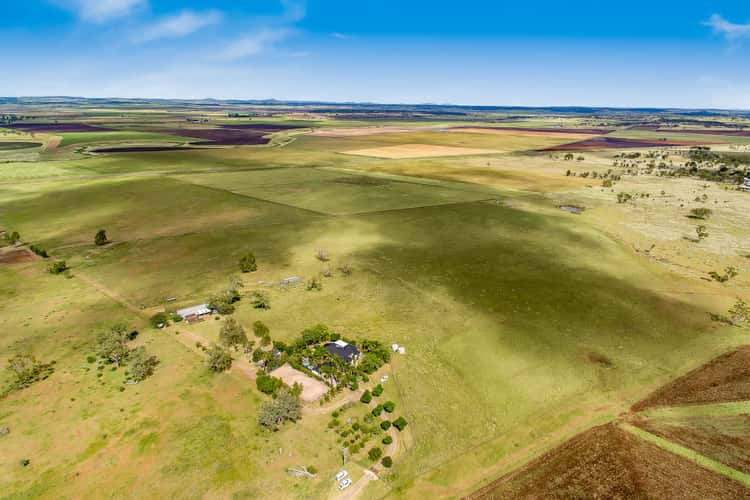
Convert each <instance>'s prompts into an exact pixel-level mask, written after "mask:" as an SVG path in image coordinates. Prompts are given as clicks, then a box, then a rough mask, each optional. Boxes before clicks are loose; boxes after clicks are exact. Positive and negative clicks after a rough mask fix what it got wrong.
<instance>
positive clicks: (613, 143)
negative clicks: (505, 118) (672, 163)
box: [539, 137, 706, 151]
mask: <svg viewBox="0 0 750 500" xmlns="http://www.w3.org/2000/svg"><path fill="white" fill-rule="evenodd" d="M701 144H706V143H705V142H695V141H668V140H644V139H622V138H619V137H592V138H591V139H585V140H583V141H576V142H569V143H568V144H561V145H559V146H552V147H549V148H544V149H540V150H539V151H585V150H592V149H629V148H658V147H664V146H697V145H701Z"/></svg>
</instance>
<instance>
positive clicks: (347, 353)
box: [324, 340, 360, 364]
mask: <svg viewBox="0 0 750 500" xmlns="http://www.w3.org/2000/svg"><path fill="white" fill-rule="evenodd" d="M324 347H325V348H326V350H327V351H328V352H330V353H331V354H333V355H335V356H338V357H339V358H341V359H343V360H344V361H346V362H347V363H349V364H351V363H352V362H353V361H354V359H355V358H356V357H357V356H359V354H360V353H359V349H357V346H355V345H352V344H350V343H348V342H344V341H343V340H337V341H335V342H329V343H327V344H326V345H325V346H324Z"/></svg>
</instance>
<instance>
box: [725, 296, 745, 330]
mask: <svg viewBox="0 0 750 500" xmlns="http://www.w3.org/2000/svg"><path fill="white" fill-rule="evenodd" d="M729 315H730V317H731V318H732V321H733V322H734V323H735V324H739V325H741V324H746V323H750V304H748V303H747V302H745V301H744V300H742V299H737V302H735V304H734V305H733V306H732V308H731V309H729Z"/></svg>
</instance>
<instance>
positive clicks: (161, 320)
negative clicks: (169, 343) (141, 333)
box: [148, 312, 169, 328]
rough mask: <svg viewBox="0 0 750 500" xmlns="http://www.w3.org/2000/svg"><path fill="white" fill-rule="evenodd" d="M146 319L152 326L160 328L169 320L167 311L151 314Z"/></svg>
mask: <svg viewBox="0 0 750 500" xmlns="http://www.w3.org/2000/svg"><path fill="white" fill-rule="evenodd" d="M148 321H149V323H151V326H153V327H154V328H161V327H163V326H165V325H166V324H167V323H168V322H169V317H168V316H167V313H165V312H160V313H156V314H154V315H153V316H151V317H150V318H149V319H148Z"/></svg>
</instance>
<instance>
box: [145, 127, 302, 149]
mask: <svg viewBox="0 0 750 500" xmlns="http://www.w3.org/2000/svg"><path fill="white" fill-rule="evenodd" d="M295 128H300V127H295V126H291V125H264V124H260V123H251V124H237V125H222V126H221V128H203V129H198V128H195V129H190V128H180V129H171V130H154V131H153V132H160V133H163V134H172V135H179V136H182V137H195V138H197V139H203V140H202V141H196V142H192V143H191V144H195V145H201V146H252V145H259V144H268V142H269V141H270V139H269V138H268V137H266V136H267V135H268V134H271V133H273V132H278V131H281V130H289V129H295Z"/></svg>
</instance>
